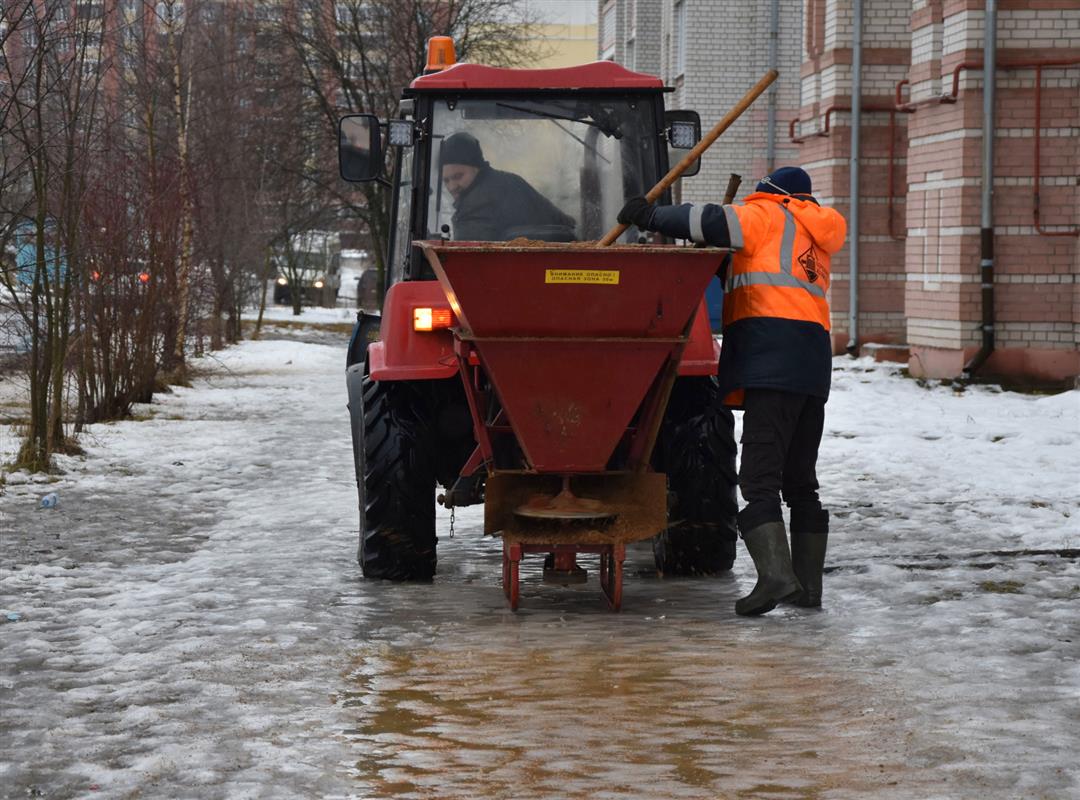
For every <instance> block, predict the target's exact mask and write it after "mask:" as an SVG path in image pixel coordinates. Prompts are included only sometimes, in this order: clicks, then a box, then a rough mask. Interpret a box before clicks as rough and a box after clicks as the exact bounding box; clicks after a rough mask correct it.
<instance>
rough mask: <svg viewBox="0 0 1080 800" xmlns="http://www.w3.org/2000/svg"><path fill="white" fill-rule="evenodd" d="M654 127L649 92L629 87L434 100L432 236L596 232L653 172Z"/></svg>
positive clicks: (562, 236)
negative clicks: (630, 92)
mask: <svg viewBox="0 0 1080 800" xmlns="http://www.w3.org/2000/svg"><path fill="white" fill-rule="evenodd" d="M657 130H659V126H658V123H657V122H656V120H654V119H653V103H652V101H651V100H647V99H644V98H635V97H627V96H625V95H624V96H621V97H618V98H612V97H611V96H600V95H574V96H573V97H566V96H563V97H559V96H550V97H535V96H534V97H533V98H531V99H522V98H521V97H520V96H519V97H511V96H507V97H505V98H499V97H485V98H483V99H479V98H456V97H455V98H448V99H446V100H442V99H440V100H438V101H437V102H436V103H435V110H434V115H433V120H432V148H431V151H432V152H431V169H432V175H431V186H432V192H431V194H430V197H429V207H428V214H427V219H428V231H427V233H428V236H429V238H439V237H440V236H446V235H447V234H449V236H450V237H451V238H453V239H456V240H470V241H509V240H511V239H516V238H518V237H524V238H527V239H540V240H545V241H556V242H560V241H561V242H570V241H591V240H596V239H599V238H600V237H601V236H603V235H604V233H606V232H607V230H608V229H609V228H611V227H612V226H613V225H614V224H615V215H616V214H617V213H618V211H619V209H620V208H622V205H623V203H624V201H625V199H626V198H628V197H632V196H634V195H639V194H645V192H646V191H648V190H649V189H650V188H651V187H652V185H653V184H654V183H655V182H656V181H657V179H658V175H657V156H658V152H659V151H658V146H659V140H658V138H657V135H656V131H657ZM628 236H633V234H625V235H624V237H628ZM626 240H627V241H629V240H630V239H626Z"/></svg>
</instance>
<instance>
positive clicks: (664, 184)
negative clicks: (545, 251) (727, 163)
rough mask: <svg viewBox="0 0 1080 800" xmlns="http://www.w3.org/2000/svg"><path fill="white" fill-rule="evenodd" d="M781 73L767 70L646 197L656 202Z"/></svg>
mask: <svg viewBox="0 0 1080 800" xmlns="http://www.w3.org/2000/svg"><path fill="white" fill-rule="evenodd" d="M779 74H780V73H779V72H777V71H776V70H775V69H770V70H769V71H768V72H766V73H765V74H764V75H763V76H762V78H761V80H759V81H758V82H757V83H755V84H754V87H753V88H752V89H751V90H750V91H748V92H747V93H746V94H745V95H743V98H742V100H740V101H739V102H738V103H736V104H735V107H734V108H733V109H731V111H729V112H728V113H727V114H726V115H724V118H723V119H722V120H720V121H719V122H717V123H716V124H715V125H714V126H713V128H712V130H711V131H709V132H708V133H707V134H705V136H704V137H703V138H702V139H701V141H700V142H698V143H697V144H696V145H694V149H693V150H691V151H690V152H689V153H687V154H686V156H685V157H684V158H683V160H682V161H680V162H679V163H678V164H676V165H675V166H674V167H672V168H671V169H670V170H669V171H668V174H667V175H665V176H664V177H663V178H661V179H660V182H659V183H657V184H656V186H654V187H652V188H651V189H650V190H649V193H648V194H647V195H645V199H646V200H648V201H649V202H650V203H655V202H656V201H657V200H659V199H660V195H662V194H663V193H664V192H666V191H667V190H668V187H669V186H671V184H673V183H675V181H677V180H678V179H679V176H680V175H682V174H683V173H684V172H686V170H687V169H688V168H689V167H690V165H691V164H693V163H694V162H695V161H696V160H697V159H698V158H700V157H701V154H702V153H704V152H705V151H706V150H708V149H709V147H710V146H712V143H713V142H715V141H716V140H717V139H718V138H720V134H722V133H723V132H724V131H726V130H727V129H728V128H730V127H731V124H732V123H733V122H734V121H735V120H737V119H738V118H739V117H741V116H742V113H743V112H744V111H746V109H748V108H749V107H750V104H751V103H753V102H754V101H755V100H757V99H758V97H760V96H761V94H762V93H763V92H764V91H765V90H766V89H768V88H769V86H770V85H771V84H772V82H773V81H775V80H776V78H777V76H779ZM629 227H630V226H629V225H623V224H622V223H621V222H620V223H618V224H617V225H616V226H615V227H614V228H612V229H611V230H609V231H608V232H607V233H606V234H605V235H604V238H603V239H601V240H600V242H599V244H598V245H597V246H598V247H607V246H608V245H610V244H611V243H612V242H614V241H615V240H616V239H618V238H619V237H620V236H622V234H623V231H625V230H626V229H627V228H629Z"/></svg>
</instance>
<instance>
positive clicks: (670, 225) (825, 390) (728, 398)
mask: <svg viewBox="0 0 1080 800" xmlns="http://www.w3.org/2000/svg"><path fill="white" fill-rule="evenodd" d="M619 222H621V223H623V224H627V225H631V224H632V225H636V226H637V227H638V228H639V229H641V230H650V231H659V232H660V233H663V234H664V235H666V236H671V237H673V238H676V239H690V240H693V241H694V242H696V243H699V244H709V245H713V246H715V247H731V248H732V249H733V250H734V253H733V255H732V258H731V263H730V265H729V266H728V270H727V275H726V277H725V281H724V339H723V347H722V349H721V353H720V369H719V381H720V389H721V391H722V393H723V395H724V398H725V403H726V404H727V405H730V406H733V407H735V408H742V409H744V411H745V414H744V415H743V435H742V446H743V447H742V461H741V463H740V466H739V488H740V489H741V491H742V495H743V499H744V500H745V501H746V506H745V507H744V508H743V509H742V511H740V512H739V517H738V523H739V531H740V533H741V534H742V537H743V541H744V542H745V543H746V549H747V551H748V552H749V553H750V557H751V558H752V559H753V560H754V566H755V567H756V568H757V574H758V578H757V584H756V585H755V586H754V588H753V591H751V592H750V594H749V595H747V596H746V597H743V598H741V599H739V600H738V601H737V602H736V603H735V612H736V613H737V614H741V615H744V616H750V615H756V614H764V613H766V612H768V611H771V610H772V609H774V608H775V607H776V605H777V603H781V602H794V603H795V604H796V605H800V606H806V607H816V606H820V605H821V575H822V571H823V569H824V564H825V550H826V545H827V543H828V533H829V513H828V511H826V510H825V509H824V508H823V507H822V505H821V501H820V500H819V499H818V480H817V474H816V466H817V454H818V446H819V445H820V443H821V433H822V428H823V425H824V420H825V401H826V400H828V397H829V383H830V380H831V377H832V343H831V340H830V337H829V302H828V299H827V293H828V290H829V260H830V258H831V256H832V255H833V254H834V253H835V252H837V251H838V250H839V249H840V247H841V245H843V243H844V235H845V233H846V230H847V225H846V223H845V222H844V218H843V217H842V216H841V215H840V213H839V212H837V211H836V210H835V209H832V208H823V207H821V206H820V205H819V204H818V202H817V200H815V199H814V197H813V194H812V186H811V182H810V176H809V175H808V174H807V173H806V172H805V171H804V170H802V169H800V168H798V167H782V168H780V169H777V170H776V171H774V172H773V173H772V174H770V175H768V176H766V177H765V178H763V179H762V180H761V182H760V183H758V185H757V190H756V191H755V192H754V193H753V194H751V195H749V196H748V197H747V198H746V200H745V202H744V203H743V204H742V205H724V206H721V205H715V204H712V203H706V204H704V205H693V204H689V203H687V204H683V205H681V206H662V207H658V206H655V205H654V204H652V203H649V202H648V200H646V199H645V198H644V197H635V198H633V199H631V200H629V201H628V202H627V203H626V205H625V206H624V207H623V209H622V211H620V212H619ZM781 496H782V497H783V500H784V502H786V503H787V505H788V507H789V508H790V509H791V546H790V549H789V547H788V538H787V533H786V531H785V529H784V518H783V514H782V513H781V508H780V499H781Z"/></svg>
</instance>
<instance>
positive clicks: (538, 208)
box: [451, 167, 575, 242]
mask: <svg viewBox="0 0 1080 800" xmlns="http://www.w3.org/2000/svg"><path fill="white" fill-rule="evenodd" d="M451 222H452V223H453V226H454V238H455V239H457V240H459V241H477V242H505V241H509V240H510V239H515V238H517V237H518V236H525V237H527V238H530V239H550V240H551V241H572V240H573V239H574V227H575V223H574V218H573V217H571V216H569V215H567V214H564V213H563V212H562V211H560V210H559V209H558V208H556V206H555V204H554V203H552V202H551V201H550V200H548V199H547V198H546V197H544V196H543V195H542V194H540V192H538V191H536V189H534V188H533V187H532V186H530V185H529V183H528V181H526V180H525V179H524V178H522V177H520V176H519V175H515V174H514V173H512V172H502V171H500V170H497V169H492V168H491V167H481V169H480V172H478V173H477V174H476V178H475V180H473V182H472V185H470V186H469V188H468V189H466V190H465V191H464V192H462V193H461V195H460V196H459V197H458V199H457V201H456V202H455V204H454V216H453V218H452V220H451Z"/></svg>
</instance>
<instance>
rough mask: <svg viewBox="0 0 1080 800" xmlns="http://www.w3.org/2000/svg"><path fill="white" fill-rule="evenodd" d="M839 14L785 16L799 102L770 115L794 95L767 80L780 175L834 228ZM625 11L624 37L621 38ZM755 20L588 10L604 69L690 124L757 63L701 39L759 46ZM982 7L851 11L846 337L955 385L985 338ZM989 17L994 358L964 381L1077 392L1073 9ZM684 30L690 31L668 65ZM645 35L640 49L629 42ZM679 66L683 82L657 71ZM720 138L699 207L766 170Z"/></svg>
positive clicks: (1029, 4)
mask: <svg viewBox="0 0 1080 800" xmlns="http://www.w3.org/2000/svg"><path fill="white" fill-rule="evenodd" d="M854 2H855V0H805V2H798V3H796V2H795V0H782V2H781V7H782V10H783V15H782V19H783V21H782V24H781V26H780V31H779V34H780V36H779V41H780V47H779V51H780V63H779V68H780V70H781V73H782V75H784V74H786V76H792V77H793V76H794V75H795V74H796V73H797V74H798V76H799V84H798V93H799V100H798V101H797V102H796V101H790V100H786V99H784V98H785V94H784V92H785V89H784V87H785V86H791V81H790V80H788V81H787V82H784V78H782V79H781V91H780V97H781V102H780V103H779V104H778V105H779V107H780V108H781V109H786V108H791V109H792V110H791V111H790V112H788V111H786V110H782V111H781V112H780V113H779V118H780V120H781V121H782V122H783V123H785V124H783V125H778V126H777V127H778V128H779V129H781V130H780V131H779V133H780V134H781V135H783V137H784V139H785V144H787V147H782V146H780V145H779V144H778V145H777V149H776V153H777V156H776V163H777V164H782V163H801V164H803V166H805V167H806V168H807V169H808V170H809V172H810V173H811V175H812V177H813V179H814V186H815V192H816V194H817V195H818V197H819V198H820V199H821V200H822V201H823V202H825V203H828V204H831V205H834V206H836V207H837V208H838V209H839V210H840V211H841V212H843V213H845V214H846V215H848V216H849V217H850V215H851V185H850V184H851V172H850V168H851V155H852V149H851V129H852V115H851V113H850V112H851V107H852V77H853V70H852V65H853V62H854V60H855V58H854V48H853V45H854V39H855V37H854V29H853V18H854V5H853V3H854ZM684 4H685V7H683V6H684ZM635 5H636V7H637V8H636V14H637V26H636V36H631V35H629V34H630V33H631V32H633V31H634V26H633V25H632V24H631V20H632V17H631V16H630V15H631V14H632V13H635V12H634V10H633V9H632V7H633V6H635ZM770 5H771V4H770V2H769V0H760V1H759V2H755V3H748V2H731V3H727V2H703V1H702V0H680V2H675V0H637V2H636V3H634V2H633V0H607V1H606V2H603V1H602V2H601V3H600V15H601V20H600V28H601V43H600V48H601V54H602V55H606V56H607V57H612V58H614V59H615V60H618V61H622V62H623V63H626V64H627V65H628V66H637V68H639V69H642V70H643V71H646V72H650V71H651V72H655V73H657V74H660V75H662V76H663V77H664V78H665V80H666V81H667V82H668V83H669V84H670V85H673V86H676V87H678V89H679V91H678V93H677V94H676V99H677V101H678V102H685V104H686V105H687V106H688V107H696V108H698V109H699V110H700V111H701V112H702V118H703V120H711V119H716V118H718V116H719V115H720V114H722V113H723V111H724V110H726V109H727V108H728V107H729V106H730V105H731V104H732V102H733V101H734V98H735V97H737V96H738V94H739V93H740V92H741V89H740V88H738V87H740V86H742V85H749V82H751V81H752V77H751V76H756V75H758V74H760V73H761V72H763V71H764V69H765V67H766V64H765V63H764V62H763V61H762V60H761V58H760V55H761V54H762V53H764V52H766V50H767V48H766V47H765V46H764V45H763V46H761V47H753V48H747V47H745V46H740V47H738V48H735V49H733V50H732V51H731V56H726V55H725V51H724V49H722V48H720V47H719V46H718V45H717V43H719V42H726V41H736V42H761V43H764V42H767V41H768V35H767V34H768V27H766V29H765V31H766V33H765V35H763V34H762V32H761V24H762V23H761V21H760V20H761V18H762V17H763V16H766V15H767V13H768V10H769V8H770ZM987 5H988V3H987V2H986V0H862V23H863V24H862V37H861V38H862V49H861V59H862V69H861V70H860V75H861V83H862V87H861V103H860V106H861V108H862V114H861V116H860V127H861V135H860V137H859V143H860V147H859V150H860V152H859V160H858V165H859V215H858V216H859V248H858V250H859V258H858V279H857V281H856V285H857V289H858V291H857V304H858V305H857V309H858V313H857V315H856V317H855V322H856V336H857V340H858V344H859V345H863V344H865V343H868V342H882V343H889V342H891V343H896V344H898V345H901V346H906V347H907V348H908V350H909V353H910V362H909V363H910V367H911V371H912V373H913V374H915V375H922V376H929V377H956V376H959V375H961V374H963V372H964V367H965V365H970V364H971V361H972V359H973V357H974V356H975V355H976V354H977V353H978V351H979V350H980V345H981V344H982V343H983V342H984V338H983V313H984V296H983V288H982V284H983V283H984V281H983V275H982V273H981V271H980V262H981V261H982V258H983V254H982V252H981V227H982V226H981V210H982V203H981V198H982V187H983V180H982V161H983V159H982V147H983V135H982V126H983V83H984V81H983V73H982V59H983V34H984V20H985V19H986V8H987ZM991 5H993V6H996V37H995V41H996V49H997V53H996V63H997V70H996V71H995V76H996V81H995V82H996V91H995V93H994V96H995V102H994V113H995V121H994V130H995V136H994V140H993V143H994V153H993V173H994V177H993V191H992V206H993V211H992V217H991V220H992V234H991V238H992V244H993V262H994V264H993V281H992V285H993V298H992V303H990V304H989V307H990V308H992V311H993V313H992V326H993V327H992V329H993V346H994V349H993V350H992V352H991V353H990V355H989V357H988V358H987V359H986V360H985V363H984V364H982V366H981V367H979V368H978V370H977V373H976V374H979V375H982V376H987V377H1006V378H1013V379H1019V380H1024V381H1033V382H1060V381H1068V380H1075V378H1076V377H1077V376H1080V236H1078V232H1080V2H1078V0H998V2H996V3H993V4H991ZM643 9H644V10H645V16H644V17H643V16H642V14H643ZM680 9H681V10H680ZM605 13H607V14H608V15H609V17H608V18H609V19H610V20H611V25H610V26H609V25H608V24H606V23H605ZM680 14H682V15H685V17H684V19H682V20H680ZM740 14H743V15H746V17H747V19H746V20H744V19H743V18H742V17H740ZM654 17H655V18H654ZM643 19H645V25H644V26H643V25H642V20H643ZM796 20H797V22H795V21H796ZM765 24H766V26H767V25H768V23H767V22H766V23H765ZM792 25H795V26H796V27H797V29H798V46H797V49H798V51H799V52H800V54H801V55H800V62H801V63H799V64H792V63H791V57H790V56H791V52H792V48H791V47H789V46H788V43H790V41H791V35H790V33H788V31H789V30H790V28H791V27H792ZM680 26H682V27H680ZM680 30H685V31H687V33H686V34H685V35H686V39H685V42H686V44H685V50H684V51H683V52H681V53H680V51H679V47H680V43H679V31H680ZM643 31H645V32H646V33H648V36H649V41H650V43H649V44H646V43H644V42H643V41H642V32H643ZM652 31H658V33H652ZM673 41H674V42H675V43H674V44H673ZM642 54H645V55H644V56H643V55H642ZM643 58H644V61H642V59H643ZM680 59H682V63H683V64H684V68H683V69H682V71H681V72H680V70H679V69H678V68H677V67H675V66H673V65H674V64H675V63H676V62H679V60H680ZM740 69H741V70H742V72H739V70H740ZM743 73H745V75H744V74H743ZM719 76H723V79H722V84H723V85H722V86H721V85H719V83H720V81H718V79H719ZM735 76H738V77H735ZM740 79H741V80H740ZM729 87H730V91H729V92H728V93H727V94H723V93H722V92H723V91H724V89H728V88H729ZM710 98H712V103H711V104H710V102H709V99H710ZM765 112H766V106H765V105H764V104H763V103H761V102H759V103H758V104H757V106H756V107H755V109H754V110H753V111H752V113H753V114H754V116H752V117H751V119H750V120H748V121H747V124H746V127H750V128H752V129H753V130H755V131H757V130H760V127H758V128H753V126H760V120H761V117H762V115H763V114H765ZM787 123H790V124H791V141H790V142H788V141H787V133H788V126H787ZM732 133H739V132H738V131H735V130H733V131H732V132H729V133H728V134H725V137H724V139H722V140H721V143H720V144H721V145H723V150H722V152H721V154H720V156H719V159H717V162H716V167H714V168H712V169H711V170H710V166H709V163H708V162H706V169H705V170H703V173H708V174H707V180H706V181H704V182H702V184H695V183H694V181H688V182H687V185H686V190H685V193H684V198H685V199H691V200H699V199H715V198H716V197H717V196H718V194H719V193H720V191H722V188H721V186H720V185H721V183H722V181H723V177H724V176H726V173H727V172H728V171H736V172H741V173H742V174H744V175H747V174H749V175H751V176H753V175H757V174H759V173H760V172H762V171H763V169H762V168H763V165H764V158H765V156H764V153H765V145H764V144H763V142H764V137H758V136H755V135H754V134H750V135H746V134H745V130H744V131H743V132H742V133H743V135H742V136H741V137H740V136H736V137H735V140H734V141H732V139H731V138H730V137H731V136H732ZM791 147H794V148H795V149H794V150H792V149H789V148H791ZM721 164H722V166H721ZM694 180H697V179H694ZM850 250H851V248H850V247H845V248H844V250H843V251H842V252H841V253H840V254H838V256H837V258H835V259H834V262H833V286H832V296H831V303H832V309H833V333H834V337H833V339H834V345H835V348H836V351H837V352H841V351H842V350H843V349H844V347H845V346H847V345H848V343H849V336H850V331H851V314H850V308H851V306H850V303H849V296H850V283H849V278H850V274H851V265H850V258H849V254H850Z"/></svg>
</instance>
